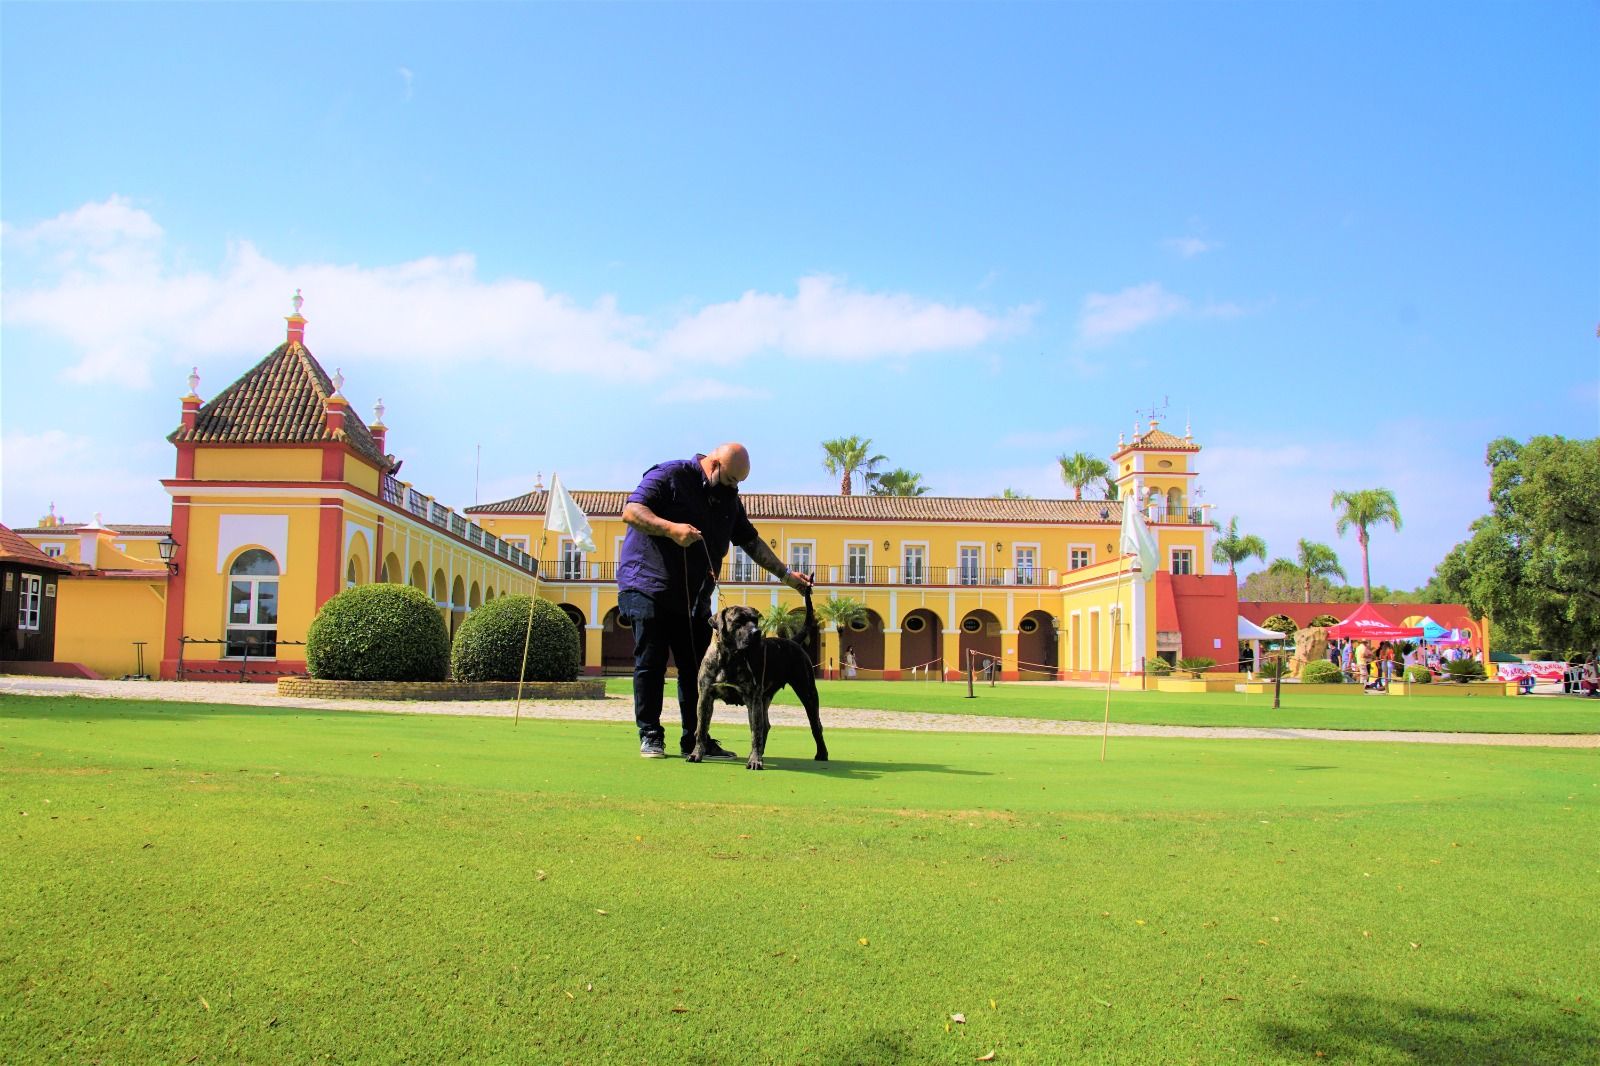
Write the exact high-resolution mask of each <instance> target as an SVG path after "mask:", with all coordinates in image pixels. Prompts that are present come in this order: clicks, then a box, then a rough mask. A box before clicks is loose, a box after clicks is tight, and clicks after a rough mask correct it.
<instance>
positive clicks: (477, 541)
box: [378, 474, 597, 573]
mask: <svg viewBox="0 0 1600 1066" xmlns="http://www.w3.org/2000/svg"><path fill="white" fill-rule="evenodd" d="M378 498H379V499H380V500H382V501H383V502H384V503H387V504H389V505H390V506H391V507H396V508H399V509H400V510H402V511H405V512H406V513H408V514H413V515H416V516H417V517H418V518H420V519H422V520H423V521H425V522H429V523H431V524H433V525H436V526H439V527H440V528H442V529H448V530H449V531H450V532H452V533H454V534H455V535H456V536H458V537H460V538H461V539H462V540H465V541H466V542H467V543H468V544H472V545H475V546H477V547H479V548H482V549H483V550H484V551H487V552H489V553H490V554H492V555H494V556H496V557H498V558H501V559H504V560H506V561H507V562H509V563H511V565H513V566H516V567H518V568H520V569H522V570H527V571H528V572H530V573H531V572H532V571H533V569H534V564H533V559H532V558H530V557H529V556H528V553H527V552H524V551H522V550H521V549H520V548H515V547H512V546H511V545H510V544H507V543H506V542H505V541H503V540H501V539H500V538H499V537H497V536H495V535H494V534H493V533H490V532H489V531H488V530H486V529H484V528H483V527H482V526H478V525H474V524H473V523H471V522H468V521H467V520H466V519H465V518H463V517H462V516H461V515H458V514H456V513H455V512H454V511H452V510H451V509H450V508H448V507H446V506H445V505H444V504H442V503H440V502H439V501H437V500H435V499H433V498H431V497H429V496H427V495H425V494H423V493H420V492H418V491H417V490H416V489H414V488H412V487H411V486H410V485H407V484H406V483H405V482H403V481H401V480H400V479H399V478H396V477H391V476H390V475H388V474H383V475H381V476H380V477H379V478H378ZM593 565H597V564H593Z"/></svg>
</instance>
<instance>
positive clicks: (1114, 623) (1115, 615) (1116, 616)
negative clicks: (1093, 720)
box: [1100, 567, 1123, 762]
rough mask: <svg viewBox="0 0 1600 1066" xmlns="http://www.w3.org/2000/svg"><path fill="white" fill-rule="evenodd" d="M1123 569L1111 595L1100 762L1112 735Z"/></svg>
mask: <svg viewBox="0 0 1600 1066" xmlns="http://www.w3.org/2000/svg"><path fill="white" fill-rule="evenodd" d="M1122 569H1123V568H1122V567H1118V568H1117V584H1116V591H1114V592H1113V593H1112V594H1111V662H1109V663H1107V664H1106V720H1105V724H1104V725H1103V726H1101V727H1100V761H1101V762H1105V761H1106V738H1107V737H1108V736H1110V735H1111V680H1112V674H1113V670H1112V669H1111V667H1112V665H1113V664H1114V663H1115V662H1116V661H1117V646H1118V643H1119V642H1120V640H1121V637H1122Z"/></svg>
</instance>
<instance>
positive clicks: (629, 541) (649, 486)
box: [617, 455, 759, 607]
mask: <svg viewBox="0 0 1600 1066" xmlns="http://www.w3.org/2000/svg"><path fill="white" fill-rule="evenodd" d="M704 458H705V456H704V455H696V456H695V457H694V458H693V459H674V460H672V461H670V462H666V463H657V464H656V465H655V466H652V467H651V468H650V469H649V470H646V471H645V472H644V478H643V479H642V480H641V481H640V482H639V487H638V488H636V489H634V490H633V492H632V493H631V494H629V496H628V502H629V503H642V504H644V505H645V506H646V507H648V508H650V510H651V511H653V512H654V513H655V515H656V517H658V518H662V519H665V520H666V521H668V522H687V523H689V524H690V525H691V526H694V527H695V528H696V529H698V530H699V531H700V534H701V536H703V537H704V538H705V539H704V540H703V541H701V542H700V543H699V544H691V545H689V547H688V548H687V549H684V548H681V547H679V546H678V545H677V544H675V543H673V540H672V538H671V537H652V536H650V535H649V534H647V533H642V532H640V531H639V530H637V529H634V528H633V527H632V526H629V527H628V534H627V536H626V537H624V538H623V541H622V557H621V558H620V559H618V560H617V590H618V591H619V592H642V593H645V594H646V595H648V596H649V597H651V598H652V599H657V600H660V599H661V598H662V597H663V595H665V598H666V602H665V603H664V604H663V606H667V607H672V606H675V605H677V604H679V603H680V602H681V603H684V604H687V603H688V602H689V601H690V600H693V601H694V602H696V603H698V602H699V600H700V598H701V597H702V596H709V595H710V592H711V585H712V584H713V579H712V576H711V575H712V574H714V573H716V572H717V571H718V570H720V569H721V568H722V558H723V556H725V555H727V554H728V544H729V542H732V543H734V544H749V543H750V542H751V541H752V540H755V539H756V538H757V537H758V536H759V534H758V533H757V532H756V529H755V526H752V525H751V524H750V519H749V518H748V517H747V516H746V515H745V513H744V501H742V500H740V499H739V490H738V489H737V488H731V489H730V488H726V487H724V486H722V485H716V484H713V483H712V482H711V481H708V480H707V479H706V476H705V472H704V471H703V470H701V469H700V460H701V459H704ZM685 561H687V563H688V578H687V581H686V580H685V576H684V564H685Z"/></svg>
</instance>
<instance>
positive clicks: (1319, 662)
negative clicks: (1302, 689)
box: [1300, 659, 1344, 685]
mask: <svg viewBox="0 0 1600 1066" xmlns="http://www.w3.org/2000/svg"><path fill="white" fill-rule="evenodd" d="M1300 680H1301V681H1302V682H1304V683H1305V684H1307V685H1337V684H1339V682H1341V681H1343V680H1344V674H1343V673H1341V672H1340V670H1339V664H1338V663H1330V662H1329V661H1328V660H1326V659H1313V660H1311V661H1310V662H1308V663H1306V665H1305V666H1304V667H1302V668H1301V670H1300Z"/></svg>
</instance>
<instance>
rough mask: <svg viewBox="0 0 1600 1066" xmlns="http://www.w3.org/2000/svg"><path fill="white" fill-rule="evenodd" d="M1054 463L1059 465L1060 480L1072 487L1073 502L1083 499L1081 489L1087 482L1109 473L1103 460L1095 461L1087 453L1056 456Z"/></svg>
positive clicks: (1108, 468)
mask: <svg viewBox="0 0 1600 1066" xmlns="http://www.w3.org/2000/svg"><path fill="white" fill-rule="evenodd" d="M1056 462H1058V463H1060V464H1061V480H1062V481H1065V482H1066V483H1067V484H1068V485H1071V486H1072V498H1073V499H1074V500H1081V499H1083V487H1084V486H1085V485H1087V484H1088V483H1089V482H1091V481H1093V480H1094V479H1095V478H1103V477H1105V476H1106V475H1107V474H1109V473H1111V468H1110V467H1109V466H1107V465H1106V462H1105V460H1104V459H1096V458H1095V457H1094V456H1092V455H1090V454H1089V453H1088V452H1073V453H1072V454H1071V455H1058V456H1056Z"/></svg>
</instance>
